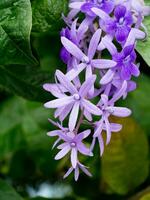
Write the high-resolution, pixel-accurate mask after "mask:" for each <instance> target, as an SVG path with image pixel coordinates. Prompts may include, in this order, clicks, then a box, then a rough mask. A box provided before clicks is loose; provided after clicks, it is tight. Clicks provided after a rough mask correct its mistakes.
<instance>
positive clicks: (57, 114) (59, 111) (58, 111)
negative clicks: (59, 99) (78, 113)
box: [54, 104, 70, 118]
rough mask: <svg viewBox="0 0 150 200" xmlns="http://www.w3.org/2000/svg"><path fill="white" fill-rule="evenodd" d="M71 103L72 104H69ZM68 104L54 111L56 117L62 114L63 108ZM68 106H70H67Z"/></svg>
mask: <svg viewBox="0 0 150 200" xmlns="http://www.w3.org/2000/svg"><path fill="white" fill-rule="evenodd" d="M69 105H70V104H69ZM65 107H66V106H63V107H60V108H57V109H56V110H55V112H54V117H55V118H57V117H58V116H60V115H61V113H62V112H63V110H64V109H65ZM67 107H68V106H67Z"/></svg>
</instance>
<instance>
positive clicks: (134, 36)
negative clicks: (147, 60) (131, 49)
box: [124, 28, 146, 47]
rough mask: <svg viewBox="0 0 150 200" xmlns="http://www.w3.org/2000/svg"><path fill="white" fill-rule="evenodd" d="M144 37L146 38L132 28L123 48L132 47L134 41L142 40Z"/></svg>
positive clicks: (139, 31)
mask: <svg viewBox="0 0 150 200" xmlns="http://www.w3.org/2000/svg"><path fill="white" fill-rule="evenodd" d="M145 37H146V34H145V33H144V32H143V31H141V30H139V29H136V28H132V29H131V31H130V33H129V35H128V38H127V40H126V43H125V45H124V47H127V46H129V45H133V44H134V43H135V40H136V39H139V40H142V39H144V38H145Z"/></svg>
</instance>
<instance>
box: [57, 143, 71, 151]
mask: <svg viewBox="0 0 150 200" xmlns="http://www.w3.org/2000/svg"><path fill="white" fill-rule="evenodd" d="M67 145H68V143H67V142H64V143H62V144H60V145H59V146H58V147H57V149H63V148H65V147H66V146H67Z"/></svg>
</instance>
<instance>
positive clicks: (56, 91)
mask: <svg viewBox="0 0 150 200" xmlns="http://www.w3.org/2000/svg"><path fill="white" fill-rule="evenodd" d="M43 88H44V90H46V91H48V92H50V93H51V94H52V95H53V96H55V97H57V98H62V97H65V95H64V94H63V93H64V92H66V89H65V88H64V87H62V86H61V85H60V84H49V83H46V84H44V85H43Z"/></svg>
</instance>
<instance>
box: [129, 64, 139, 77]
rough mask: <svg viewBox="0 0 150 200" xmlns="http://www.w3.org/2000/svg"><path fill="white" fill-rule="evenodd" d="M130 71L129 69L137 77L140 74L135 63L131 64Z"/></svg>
mask: <svg viewBox="0 0 150 200" xmlns="http://www.w3.org/2000/svg"><path fill="white" fill-rule="evenodd" d="M130 71H131V73H132V75H134V76H136V77H138V76H139V75H140V70H139V68H138V67H137V65H135V64H132V65H131V68H130Z"/></svg>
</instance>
